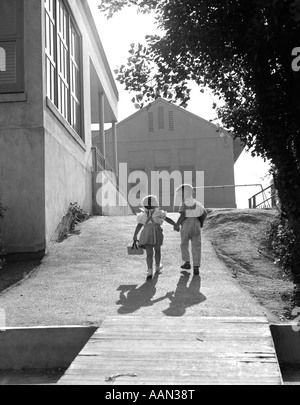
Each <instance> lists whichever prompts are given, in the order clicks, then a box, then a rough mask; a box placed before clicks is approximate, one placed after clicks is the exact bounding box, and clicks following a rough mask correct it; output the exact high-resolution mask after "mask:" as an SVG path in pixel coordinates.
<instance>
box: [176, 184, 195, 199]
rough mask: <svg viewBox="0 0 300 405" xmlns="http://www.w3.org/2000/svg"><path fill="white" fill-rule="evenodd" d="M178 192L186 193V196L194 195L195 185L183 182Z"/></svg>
mask: <svg viewBox="0 0 300 405" xmlns="http://www.w3.org/2000/svg"><path fill="white" fill-rule="evenodd" d="M177 193H182V194H186V198H189V197H192V196H193V193H194V187H193V186H191V185H190V184H182V185H181V186H180V187H178V189H177Z"/></svg>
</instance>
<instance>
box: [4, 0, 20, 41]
mask: <svg viewBox="0 0 300 405" xmlns="http://www.w3.org/2000/svg"><path fill="white" fill-rule="evenodd" d="M18 2H19V0H1V1H0V37H3V36H14V35H16V33H17V5H18Z"/></svg>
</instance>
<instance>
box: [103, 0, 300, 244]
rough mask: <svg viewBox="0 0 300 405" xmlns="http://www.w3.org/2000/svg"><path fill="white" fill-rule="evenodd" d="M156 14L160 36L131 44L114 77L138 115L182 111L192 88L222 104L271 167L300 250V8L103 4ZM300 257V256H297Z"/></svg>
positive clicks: (241, 3) (299, 4) (215, 2)
mask: <svg viewBox="0 0 300 405" xmlns="http://www.w3.org/2000/svg"><path fill="white" fill-rule="evenodd" d="M125 6H136V7H137V8H138V11H139V12H150V11H153V12H154V13H155V15H156V22H157V26H158V27H159V28H160V30H161V31H162V33H163V34H162V35H150V36H148V37H147V38H146V40H147V45H146V46H144V45H142V44H132V45H131V49H130V50H129V58H128V61H127V62H126V65H123V66H121V67H120V68H118V70H116V72H115V73H116V77H117V80H118V81H119V82H120V83H123V84H124V85H125V88H126V89H127V90H128V91H131V92H133V93H134V94H135V97H134V99H133V101H134V102H135V104H138V105H139V106H140V107H143V106H144V105H145V104H146V103H148V102H151V101H152V100H153V99H155V98H157V97H159V96H162V97H164V98H166V99H168V100H170V101H173V102H175V101H176V102H179V103H180V104H181V105H183V106H185V104H186V103H187V101H188V100H189V97H190V88H189V83H190V81H194V82H196V83H197V84H198V85H199V87H200V88H201V89H203V88H205V87H208V88H210V89H211V90H212V92H213V93H214V94H215V95H216V96H218V97H219V98H220V99H222V100H223V102H224V104H223V106H222V107H221V108H217V113H218V116H219V118H220V119H221V120H222V122H223V125H224V126H225V127H226V128H228V129H229V130H231V131H232V132H233V133H234V136H236V137H239V138H240V139H241V140H242V141H243V142H244V143H245V145H247V147H248V148H249V149H251V150H252V153H253V154H254V155H258V156H262V157H263V158H265V159H269V160H270V161H271V164H272V165H274V167H275V170H274V171H273V175H274V181H275V185H276V187H277V189H278V191H279V196H280V199H281V203H282V210H283V214H284V215H286V216H287V218H288V220H289V222H290V224H291V226H292V229H293V231H294V233H295V235H296V243H299V247H300V100H299V95H300V72H299V73H297V72H295V71H294V70H293V69H292V61H293V57H292V50H293V49H294V48H295V47H297V46H300V0H248V1H245V0H150V1H147V0H114V1H110V0H101V1H100V6H99V8H100V10H101V11H102V12H104V13H106V15H107V16H108V17H111V16H112V15H113V14H114V13H115V12H117V11H119V10H121V9H122V8H123V7H125ZM299 251H300V249H299Z"/></svg>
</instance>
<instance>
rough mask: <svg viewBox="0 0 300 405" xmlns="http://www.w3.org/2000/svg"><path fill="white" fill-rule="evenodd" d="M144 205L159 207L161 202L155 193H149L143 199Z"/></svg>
mask: <svg viewBox="0 0 300 405" xmlns="http://www.w3.org/2000/svg"><path fill="white" fill-rule="evenodd" d="M143 206H144V207H145V208H147V207H151V208H158V207H159V204H158V199H157V197H156V196H155V195H148V196H147V197H145V198H144V199H143Z"/></svg>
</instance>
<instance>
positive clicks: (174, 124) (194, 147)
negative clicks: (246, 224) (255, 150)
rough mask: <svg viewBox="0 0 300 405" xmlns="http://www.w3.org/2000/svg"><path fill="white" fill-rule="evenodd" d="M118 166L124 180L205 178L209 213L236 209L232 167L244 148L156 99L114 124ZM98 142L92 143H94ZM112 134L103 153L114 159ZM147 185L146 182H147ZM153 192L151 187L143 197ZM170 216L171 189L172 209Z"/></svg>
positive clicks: (226, 135)
mask: <svg viewBox="0 0 300 405" xmlns="http://www.w3.org/2000/svg"><path fill="white" fill-rule="evenodd" d="M117 131H118V160H119V162H121V163H127V164H128V174H130V173H131V172H133V171H142V172H146V173H147V175H148V178H149V179H151V173H153V172H155V171H167V172H169V173H172V172H174V171H180V173H181V174H182V179H183V180H184V172H193V173H194V175H193V179H192V182H193V184H194V186H197V184H196V178H195V173H196V172H204V187H205V188H204V197H203V199H204V201H203V202H204V204H205V206H207V207H210V208H236V199H235V187H234V185H235V179H234V164H235V162H236V161H237V159H238V157H239V156H240V154H241V152H242V150H243V146H242V145H241V143H240V141H239V140H234V139H233V138H232V137H231V136H230V135H229V134H228V133H227V132H226V131H222V132H221V133H220V131H219V129H218V127H217V126H215V125H214V124H212V123H211V122H208V121H206V120H204V119H202V118H200V117H198V116H196V115H194V114H192V113H190V112H188V111H186V110H185V109H183V108H179V107H177V106H176V105H174V104H171V103H169V102H167V101H166V100H164V99H162V98H159V99H157V100H156V101H155V102H153V103H152V104H150V105H148V106H147V107H145V108H143V109H141V110H139V111H138V112H137V113H135V114H133V115H132V116H130V117H128V118H127V119H125V120H124V121H122V122H120V123H118V125H117ZM95 141H96V140H95ZM112 145H113V143H112V132H111V131H110V130H109V131H107V133H106V150H107V156H108V158H109V159H113V148H112ZM149 183H150V182H149ZM150 192H151V188H150V185H149V187H148V189H147V190H143V191H142V194H148V193H150ZM159 193H160V201H161V205H162V206H163V207H164V208H166V209H168V210H169V211H173V210H174V204H173V202H174V187H173V189H171V198H170V204H167V205H166V204H164V203H163V201H162V197H163V193H164V191H163V187H162V185H161V186H160V192H159Z"/></svg>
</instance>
